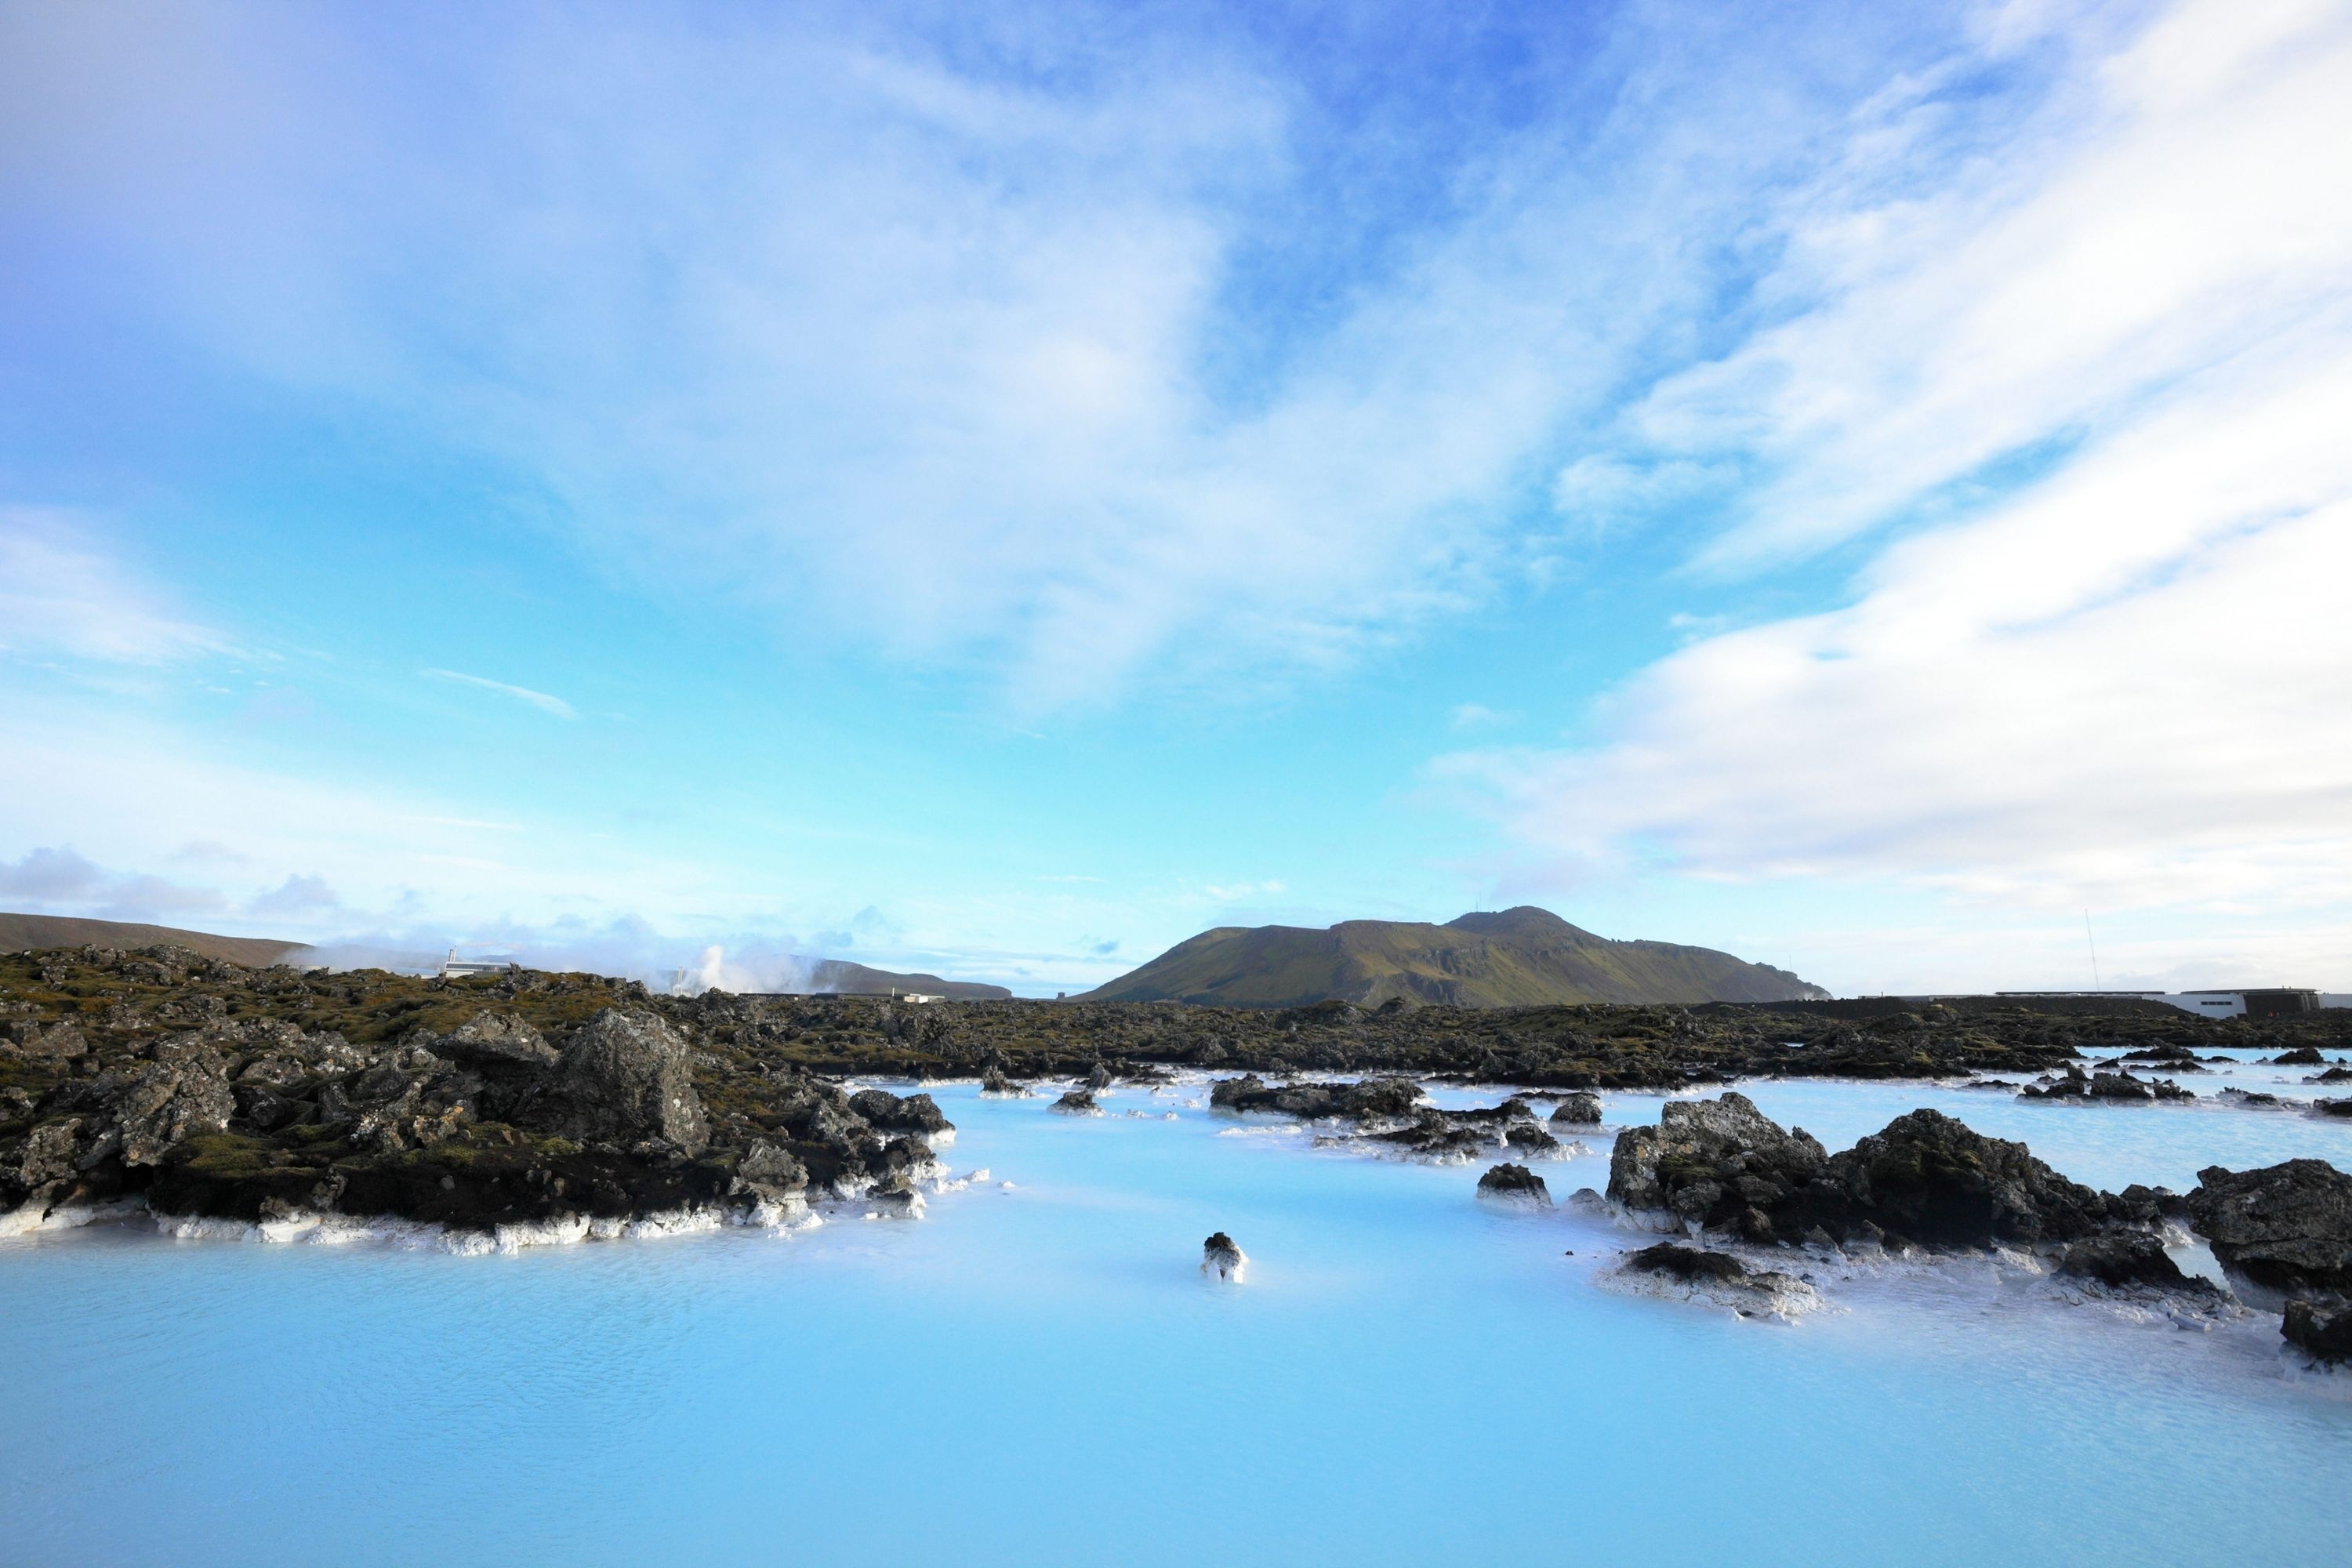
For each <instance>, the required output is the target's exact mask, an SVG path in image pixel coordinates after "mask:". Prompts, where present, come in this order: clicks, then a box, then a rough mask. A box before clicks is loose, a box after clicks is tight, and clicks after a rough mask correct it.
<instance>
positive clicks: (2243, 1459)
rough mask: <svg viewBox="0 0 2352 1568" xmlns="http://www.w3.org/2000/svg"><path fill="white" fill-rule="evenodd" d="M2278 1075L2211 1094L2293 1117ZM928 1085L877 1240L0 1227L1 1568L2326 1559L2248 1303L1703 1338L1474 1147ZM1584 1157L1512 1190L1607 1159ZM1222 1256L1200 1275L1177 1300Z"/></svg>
mask: <svg viewBox="0 0 2352 1568" xmlns="http://www.w3.org/2000/svg"><path fill="white" fill-rule="evenodd" d="M2305 1070H2306V1069H2297V1068H2248V1069H2246V1072H2247V1079H2246V1082H2247V1086H2248V1087H2257V1085H2256V1084H2255V1083H2254V1082H2253V1081H2252V1079H2253V1078H2254V1076H2255V1075H2269V1077H2270V1078H2276V1079H2284V1080H2285V1081H2284V1082H2283V1083H2281V1084H2280V1085H2279V1086H2278V1087H2280V1088H2281V1089H2283V1090H2284V1092H2288V1093H2295V1092H2298V1091H2300V1092H2303V1093H2312V1092H2326V1091H2325V1089H2320V1090H2312V1089H2303V1088H2302V1086H2301V1085H2300V1083H2299V1079H2301V1078H2302V1077H2303V1076H2304V1074H2305ZM2183 1081H2184V1082H2186V1083H2189V1084H2192V1085H2193V1086H2194V1087H2196V1088H2197V1089H2200V1091H2205V1090H2209V1089H2213V1088H2217V1087H2219V1086H2220V1085H2219V1082H2218V1081H2216V1080H2214V1079H2184V1080H2183ZM2264 1082H2265V1083H2267V1082H2268V1079H2267V1078H2266V1079H2264ZM1745 1091H1746V1092H1748V1093H1749V1094H1750V1095H1751V1096H1752V1097H1753V1098H1754V1099H1755V1100H1757V1102H1758V1103H1759V1105H1760V1106H1761V1107H1762V1108H1763V1109H1764V1110H1766V1111H1767V1112H1768V1113H1769V1114H1770V1115H1772V1116H1774V1117H1776V1118H1777V1119H1779V1120H1780V1121H1784V1122H1786V1121H1795V1122H1799V1123H1801V1124H1802V1125H1804V1126H1806V1127H1807V1128H1809V1129H1810V1130H1811V1131H1813V1132H1814V1133H1815V1134H1816V1135H1817V1136H1819V1137H1821V1138H1822V1140H1823V1141H1824V1142H1827V1143H1828V1144H1829V1145H1830V1146H1831V1147H1832V1148H1836V1147H1841V1146H1843V1145H1844V1144H1845V1143H1848V1142H1852V1140H1853V1138H1854V1137H1856V1136H1858V1135H1860V1134H1861V1133H1863V1132H1867V1131H1875V1130H1876V1129H1877V1128H1878V1127H1880V1126H1882V1125H1884V1124H1885V1121H1888V1120H1889V1119H1890V1118H1891V1117H1893V1116H1895V1115H1896V1114H1899V1113H1900V1112H1902V1111H1904V1110H1910V1109H1912V1108H1914V1107H1915V1106H1919V1105H1931V1106H1935V1107H1937V1109H1940V1110H1947V1111H1949V1112H1951V1113H1953V1114H1955V1115H1958V1116H1961V1117H1963V1118H1964V1119H1965V1120H1967V1121H1969V1123H1970V1124H1971V1125H1973V1126H1976V1127H1978V1128H1979V1130H1981V1131H1987V1132H1990V1133H1995V1134H1998V1135H2000V1136H2003V1137H2011V1138H2021V1139H2024V1140H2025V1141H2026V1142H2030V1143H2031V1144H2032V1146H2033V1148H2034V1150H2035V1151H2036V1152H2038V1153H2041V1154H2042V1155H2043V1156H2044V1157H2045V1158H2048V1159H2050V1160H2051V1161H2052V1163H2054V1164H2056V1165H2057V1166H2058V1167H2059V1168H2060V1169H2062V1170H2063V1171H2065V1172H2066V1173H2068V1174H2070V1175H2073V1176H2075V1177H2077V1178H2079V1179H2082V1180H2086V1181H2091V1182H2095V1183H2097V1184H2101V1185H2105V1186H2116V1185H2120V1184H2124V1183H2126V1182H2130V1181H2146V1182H2161V1183H2165V1184H2171V1185H2175V1186H2181V1185H2186V1184H2189V1182H2191V1181H2193V1179H2194V1173H2195V1171H2196V1170H2197V1169H2198V1168H2199V1167H2200V1166H2202V1165H2204V1164H2208V1163H2214V1162H2216V1161H2219V1162H2221V1163H2231V1164H2248V1163H2269V1162H2271V1161H2273V1160H2277V1159H2281V1158H2284V1157H2286V1156H2288V1155H2290V1154H2318V1155H2321V1156H2323V1157H2326V1158H2330V1159H2333V1160H2335V1161H2336V1163H2339V1164H2347V1165H2352V1126H2347V1125H2346V1124H2344V1123H2340V1122H2328V1121H2320V1120H2317V1119H2315V1118H2311V1117H2306V1116H2300V1115H2294V1114H2282V1113H2265V1112H2259V1111H2242V1110H2225V1109H2222V1108H2221V1107H2219V1106H2215V1107H2210V1108H2209V1107H2201V1106H2191V1107H2179V1108H2174V1107H2161V1106H2137V1107H2104V1106H2057V1105H2047V1104H2021V1103H2019V1102H2018V1101H2016V1100H2013V1099H2011V1097H2009V1096H2006V1095H2002V1094H1999V1093H1996V1092H1990V1091H1981V1090H1970V1089H1963V1088H1958V1087H1938V1086H1921V1085H1883V1084H1853V1083H1780V1084H1760V1085H1750V1086H1745ZM933 1092H934V1093H935V1094H938V1095H939V1097H940V1100H941V1102H942V1104H943V1105H944V1106H945V1107H946V1109H947V1110H948V1114H949V1115H950V1117H951V1118H952V1119H953V1120H954V1121H957V1122H958V1123H959V1124H960V1125H961V1128H962V1130H963V1131H962V1134H961V1138H960V1139H959V1141H958V1142H957V1143H956V1145H955V1146H954V1148H953V1149H952V1150H951V1151H950V1153H951V1154H952V1155H953V1157H954V1159H955V1160H956V1161H957V1162H958V1168H959V1169H965V1168H969V1167H971V1166H973V1165H985V1166H988V1167H990V1168H991V1169H992V1173H993V1175H994V1176H995V1177H997V1178H1000V1179H1011V1180H1012V1181H1013V1182H1014V1183H1015V1184H1016V1186H1015V1189H1014V1190H1013V1191H1011V1192H1005V1191H1002V1190H999V1189H997V1188H996V1187H994V1186H989V1187H984V1188H981V1187H976V1188H974V1189H972V1190H971V1191H967V1192H961V1193H951V1194H945V1195H943V1196H941V1197H939V1198H937V1199H935V1200H934V1201H933V1204H932V1207H931V1218H929V1220H927V1221H924V1222H922V1223H920V1224H900V1223H893V1222H866V1221H862V1220H859V1219H857V1218H856V1217H854V1216H845V1217H842V1218H838V1219H836V1220H835V1222H834V1223H831V1224H828V1225H826V1226H822V1227H820V1228H818V1229H815V1230H813V1231H808V1232H803V1233H801V1234H798V1235H794V1236H791V1237H769V1236H762V1235H752V1234H746V1233H742V1232H726V1233H720V1234H717V1235H709V1236H700V1237H681V1238H677V1239H673V1240H667V1241H657V1242H637V1243H611V1244H602V1245H591V1246H584V1247H566V1248H547V1249H541V1250H537V1251H533V1252H529V1253H525V1254H523V1255H520V1256H518V1257H508V1258H448V1257H441V1256H436V1255H431V1254H422V1253H406V1252H391V1251H383V1250H376V1249H372V1248H367V1247H343V1248H334V1247H282V1248H278V1247H261V1246H258V1245H253V1244H245V1243H233V1242H172V1241H167V1240H163V1239H161V1238H158V1237H154V1236H153V1235H152V1234H146V1233H139V1232H131V1231H127V1230H92V1231H88V1232H82V1233H76V1234H70V1235H64V1236H48V1237H37V1238H32V1239H30V1240H27V1241H23V1242H17V1243H12V1244H9V1245H7V1246H5V1247H0V1321H5V1322H6V1323H7V1324H8V1325H9V1327H10V1329H11V1331H12V1332H11V1335H10V1342H11V1344H12V1346H13V1347H14V1348H15V1350H16V1352H17V1354H16V1365H15V1367H14V1368H13V1370H12V1375H11V1378H10V1397H9V1398H8V1400H7V1401H6V1402H5V1408H4V1409H0V1509H5V1514H0V1519H5V1524H4V1525H0V1561H5V1562H8V1563H16V1562H25V1563H152V1562H158V1561H164V1560H172V1561H175V1562H180V1563H228V1562H236V1563H298V1562H299V1563H305V1564H320V1563H418V1562H445V1563H473V1562H483V1563H488V1562H499V1563H521V1562H539V1561H559V1560H560V1561H564V1562H571V1563H674V1562H696V1563H700V1562H709V1561H721V1560H729V1561H750V1562H760V1563H765V1562H782V1563H799V1562H809V1563H816V1562H824V1563H884V1562H887V1563H906V1562H908V1561H910V1560H919V1561H933V1562H939V1563H1159V1562H1177V1561H1185V1562H1190V1561H1194V1560H1197V1559H1200V1558H1202V1557H1208V1558H1224V1559H1229V1560H1233V1561H1240V1562H1284V1563H1298V1562H1342V1561H1345V1562H1360V1563H1432V1562H1436V1563H1454V1562H1482V1563H1483V1562H1486V1561H1488V1560H1490V1559H1496V1558H1500V1559H1503V1560H1513V1559H1524V1560H1528V1561H1534V1562H1555V1561H1563V1560H1579V1561H1581V1560H1589V1559H1606V1558H1610V1557H1619V1556H1633V1555H1635V1554H1637V1553H1638V1554H1639V1555H1641V1556H1642V1557H1643V1558H1663V1559H1664V1560H1667V1561H1677V1560H1688V1559H1692V1558H1696V1557H1699V1556H1702V1555H1704V1554H1708V1553H1715V1552H1736V1553H1738V1554H1739V1555H1740V1556H1741V1557H1742V1558H1743V1559H1744V1560H1747V1561H1752V1562H1759V1563H1886V1562H1889V1561H1891V1560H1898V1559H1899V1560H1901V1561H1903V1562H1905V1563H1994V1562H2000V1563H2016V1562H2021V1561H2023V1562H2034V1563H2052V1562H2068V1563H2109V1562H2125V1561H2128V1562H2135V1563H2220V1562H2230V1563H2334V1562H2338V1561H2341V1555H2340V1541H2341V1532H2340V1510H2341V1500H2342V1498H2343V1497H2344V1496H2345V1495H2346V1494H2347V1484H2352V1396H2347V1393H2346V1392H2345V1390H2344V1388H2343V1387H2341V1386H2339V1385H2341V1384H2352V1379H2324V1378H2322V1379H2315V1378H2312V1377H2309V1376H2306V1375H2301V1374H2298V1373H2294V1372H2293V1371H2292V1370H2291V1365H2290V1363H2289V1362H2287V1361H2286V1360H2285V1359H2284V1358H2282V1357H2281V1355H2280V1353H2279V1351H2278V1342H2277V1337H2276V1330H2275V1325H2274V1323H2273V1321H2269V1320H2262V1319H2257V1320H2253V1321H2249V1322H2247V1323H2245V1324H2242V1325H2238V1326H2235V1327H2230V1328H2224V1329H2221V1330H2218V1331H2213V1332H2210V1333H2198V1332H2189V1331H2181V1330H2179V1329H2176V1328H2172V1327H2169V1326H2157V1325H2151V1324H2144V1323H2131V1322H2126V1321H2120V1320H2118V1319H2117V1318H2116V1317H2115V1316H2114V1315H2113V1314H2112V1313H2110V1312H2108V1311H2106V1310H2104V1309H2099V1308H2090V1307H2076V1308H2068V1307H2064V1306H2062V1305H2058V1304H2056V1303H2055V1302H2053V1300H2051V1299H2050V1298H2049V1297H2048V1296H2047V1294H2046V1293H2042V1292H2040V1291H2039V1290H2037V1289H2034V1288H2032V1287H2031V1286H2030V1285H2028V1284H2021V1282H2020V1281H2018V1280H2016V1279H2007V1280H2004V1279H1998V1278H1996V1277H1995V1275H1994V1273H1993V1271H1992V1270H1991V1269H1990V1268H1987V1267H1985V1266H1983V1265H1981V1264H1960V1265H1953V1266H1949V1267H1947V1268H1939V1269H1937V1270H1933V1271H1929V1272H1927V1273H1924V1274H1922V1273H1916V1272H1908V1271H1906V1272H1898V1273H1895V1274H1893V1275H1890V1276H1888V1277H1886V1278H1884V1279H1876V1280H1865V1281H1862V1282H1859V1283H1856V1284H1853V1285H1849V1286H1839V1287H1835V1288H1834V1289H1833V1298H1834V1300H1836V1301H1837V1302H1838V1304H1839V1305H1840V1306H1842V1307H1843V1308H1844V1309H1846V1310H1843V1311H1841V1312H1835V1313H1831V1314H1824V1315H1822V1316H1817V1317H1814V1318H1811V1319H1808V1320H1806V1321H1803V1322H1802V1323H1801V1324H1798V1325H1796V1326H1794V1327H1789V1326H1781V1325H1775V1324H1768V1323H1757V1322H1746V1321H1738V1320H1737V1319H1734V1318H1732V1317H1730V1316H1729V1315H1727V1314H1724V1313H1720V1312H1714V1311H1708V1310H1701V1309H1696V1308H1689V1307H1682V1306H1675V1305H1670V1304H1665V1303H1661V1302H1657V1301H1650V1300H1629V1299H1627V1298H1624V1297H1622V1296H1619V1295H1616V1294H1613V1293H1611V1292H1608V1291H1604V1290H1601V1289H1596V1288H1594V1286H1593V1285H1592V1283H1591V1279H1590V1276H1591V1271H1592V1270H1593V1269H1595V1268H1598V1267H1600V1266H1601V1264H1602V1263H1603V1262H1604V1261H1605V1259H1606V1258H1607V1256H1608V1255H1609V1254H1611V1253H1612V1252H1613V1251H1615V1250H1616V1249H1617V1248H1618V1247H1622V1246H1629V1245H1635V1244H1636V1241H1635V1239H1634V1238H1633V1237H1629V1236H1626V1235H1623V1234H1622V1233H1616V1232H1612V1231H1611V1230H1609V1229H1608V1228H1606V1227H1605V1226H1603V1225H1601V1223H1599V1222H1597V1221H1595V1220H1593V1219H1591V1218H1589V1217H1586V1216H1584V1215H1580V1214H1577V1213H1575V1212H1573V1211H1571V1210H1568V1209H1564V1208H1563V1209H1559V1210H1555V1211H1552V1212H1550V1213H1545V1214H1535V1215H1526V1214H1516V1213H1502V1212H1496V1211H1495V1210H1493V1209H1491V1208H1489V1207H1486V1206H1482V1205H1479V1204H1477V1203H1476V1202H1475V1200H1474V1199H1473V1197H1472V1196H1471V1193H1472V1188H1473V1185H1474V1184H1475V1179H1476V1174H1477V1168H1476V1167H1468V1168H1465V1167H1460V1166H1455V1167H1449V1168H1429V1167H1423V1166H1414V1165H1406V1164H1400V1163H1390V1162H1381V1161H1373V1160H1369V1159H1364V1158H1361V1157H1358V1156H1355V1155H1351V1154H1345V1153H1336V1152H1314V1151H1311V1150H1309V1149H1308V1148H1307V1142H1306V1139H1305V1137H1304V1136H1303V1135H1301V1134H1299V1133H1297V1132H1296V1131H1289V1130H1283V1129H1279V1128H1276V1127H1273V1125H1272V1124H1267V1123H1257V1124H1255V1125H1259V1126H1267V1127H1269V1128H1270V1129H1271V1130H1270V1131H1266V1132H1265V1133H1264V1134H1262V1135H1253V1136H1246V1137H1225V1136H1220V1133H1221V1131H1229V1130H1232V1129H1233V1128H1234V1126H1235V1124H1234V1122H1232V1121H1227V1120H1224V1119H1222V1118H1213V1117H1211V1116H1209V1115H1207V1114H1206V1113H1204V1112H1203V1111H1202V1110H1200V1109H1198V1108H1197V1106H1194V1105H1190V1104H1188V1103H1187V1102H1188V1101H1191V1100H1198V1099H1199V1098H1200V1091H1199V1090H1198V1089H1177V1090H1174V1091H1171V1092H1167V1093H1162V1094H1160V1095H1158V1096H1152V1095H1149V1094H1146V1093H1144V1092H1142V1091H1139V1090H1133V1089H1129V1090H1123V1091H1120V1092H1119V1093H1118V1094H1116V1095H1114V1096H1111V1097H1109V1098H1108V1099H1106V1100H1105V1102H1104V1103H1105V1106H1106V1108H1107V1109H1108V1110H1111V1111H1113V1112H1114V1113H1116V1112H1118V1111H1122V1110H1150V1111H1151V1112H1153V1115H1152V1117H1151V1118H1150V1119H1143V1118H1128V1117H1121V1116H1119V1115H1117V1114H1113V1115H1111V1116H1108V1117H1105V1118H1102V1119H1099V1120H1079V1121H1072V1120H1069V1119H1066V1118H1061V1117H1056V1116H1054V1115H1052V1114H1050V1113H1049V1112H1047V1111H1046V1110H1045V1104H1046V1103H1047V1100H1044V1099H1041V1100H1023V1101H983V1100H979V1099H977V1098H976V1097H975V1096H974V1095H973V1094H972V1093H971V1090H970V1089H968V1088H966V1089H957V1088H950V1089H937V1088H934V1089H933ZM1444 1098H1446V1099H1447V1100H1454V1101H1457V1102H1461V1101H1465V1100H1468V1099H1470V1098H1473V1097H1467V1096H1456V1095H1453V1094H1448V1095H1447V1096H1445V1097H1444ZM1608 1098H1609V1118H1610V1121H1611V1122H1612V1124H1614V1123H1623V1122H1627V1121H1648V1120H1654V1118H1655V1116H1656V1114H1657V1104H1658V1100H1657V1099H1656V1098H1655V1097H1645V1096H1611V1097H1608ZM1487 1102H1491V1097H1487ZM1170 1109H1175V1110H1179V1113H1180V1114H1179V1116H1178V1119H1177V1120H1175V1121H1166V1120H1162V1119H1160V1114H1159V1113H1160V1112H1163V1111H1165V1110H1170ZM1584 1141H1585V1142H1587V1143H1588V1144H1589V1145H1591V1148H1592V1149H1593V1151H1594V1152H1593V1153H1592V1154H1591V1155H1590V1156H1588V1157H1585V1158H1582V1159H1580V1160H1573V1161H1569V1162H1565V1163H1551V1164H1548V1165H1545V1166H1542V1167H1540V1168H1541V1169H1542V1171H1543V1173H1544V1174H1545V1176H1546V1178H1547V1179H1548V1181H1549V1183H1550V1184H1551V1186H1552V1189H1553V1191H1554V1192H1555V1193H1556V1194H1565V1193H1566V1192H1568V1191H1570V1190H1571V1189H1573V1188H1574V1187H1576V1186H1579V1185H1583V1184H1591V1185H1593V1186H1600V1185H1601V1184H1604V1182H1605V1179H1606V1159H1607V1149H1608V1136H1607V1134H1605V1133H1604V1134H1601V1135H1600V1136H1597V1137H1596V1136H1592V1135H1587V1136H1586V1137H1585V1140H1584ZM1216 1229H1223V1230H1227V1231H1230V1232H1231V1233H1232V1234H1233V1235H1234V1237H1236V1238H1237V1239H1238V1240H1239V1241H1240V1242H1241V1244H1242V1245H1243V1246H1244V1247H1245V1248H1246V1249H1247V1250H1248V1252H1249V1254H1250V1257H1251V1259H1252V1268H1251V1282H1250V1283H1249V1284H1248V1285H1247V1286H1245V1287H1242V1288H1239V1289H1234V1288H1231V1287H1223V1288H1221V1287H1215V1286H1211V1285H1208V1284H1205V1283H1203V1281H1202V1279H1201V1278H1200V1276H1199V1275H1198V1273H1197V1271H1196V1265H1197V1263H1198V1260H1199V1257H1200V1244H1201V1238H1202V1237H1203V1236H1205V1235H1206V1234H1208V1233H1209V1232H1210V1231H1212V1230H1216ZM1570 1253H1572V1254H1573V1256H1570ZM2248 1478H2258V1479H2257V1480H2255V1481H2254V1482H2253V1483H2252V1486H2253V1490H2252V1492H2250V1490H2249V1480H2248ZM2257 1495H2258V1496H2259V1504H2260V1505H2259V1506H2258V1507H2257V1506H2252V1500H2253V1498H2254V1497H2255V1496H2257Z"/></svg>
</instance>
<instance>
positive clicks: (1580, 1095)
mask: <svg viewBox="0 0 2352 1568" xmlns="http://www.w3.org/2000/svg"><path fill="white" fill-rule="evenodd" d="M1551 1119H1552V1120H1553V1121H1559V1122H1564V1123H1566V1124H1567V1125H1569V1126H1570V1127H1598V1126H1599V1125H1600V1124H1601V1097H1600V1096H1599V1095H1597V1094H1594V1093H1592V1092H1591V1091H1590V1090H1589V1089H1578V1090H1577V1091H1576V1092H1575V1093H1573V1094H1564V1095H1561V1096H1560V1097H1559V1108H1558V1109H1557V1110H1553V1112H1552V1113H1551Z"/></svg>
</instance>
